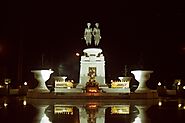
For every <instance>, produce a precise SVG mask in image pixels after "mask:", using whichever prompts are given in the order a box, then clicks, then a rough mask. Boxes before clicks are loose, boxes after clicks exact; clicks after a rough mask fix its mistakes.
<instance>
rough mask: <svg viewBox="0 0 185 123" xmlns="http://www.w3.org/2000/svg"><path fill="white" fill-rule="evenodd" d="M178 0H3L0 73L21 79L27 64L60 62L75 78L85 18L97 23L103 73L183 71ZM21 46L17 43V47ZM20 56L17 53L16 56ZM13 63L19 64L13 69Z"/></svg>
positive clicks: (184, 13)
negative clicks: (104, 60) (125, 69)
mask: <svg viewBox="0 0 185 123" xmlns="http://www.w3.org/2000/svg"><path fill="white" fill-rule="evenodd" d="M184 3H185V2H184V1H173V2H170V1H157V0H155V1H152V2H151V1H150V2H149V1H147V0H146V1H142V0H139V1H131V0H123V1H121V2H118V1H116V2H108V1H107V0H106V1H104V0H101V2H100V0H99V1H79V0H74V1H70V0H69V1H68V2H66V1H52V0H43V1H38V0H36V1H33V0H30V1H28V0H26V1H25V0H23V1H19V0H17V1H7V2H6V3H3V4H2V5H4V6H3V7H1V13H2V14H1V17H0V18H1V20H0V56H1V58H0V59H1V62H0V63H1V65H0V67H1V68H0V69H1V70H0V71H1V78H2V77H11V78H13V79H14V80H15V81H17V80H18V76H20V75H17V71H20V66H19V65H18V64H19V63H22V72H23V74H22V76H23V77H22V80H23V81H27V80H28V79H29V76H32V74H31V73H30V70H31V69H35V68H39V67H40V66H41V61H42V60H41V59H42V57H41V56H42V54H43V58H44V66H45V67H51V68H53V69H54V70H55V71H56V72H55V73H57V72H58V70H57V67H58V66H59V65H60V64H62V65H63V66H64V70H65V72H64V74H68V76H69V78H71V79H73V78H77V77H78V74H79V73H78V66H79V64H78V63H79V58H77V57H76V56H75V53H76V52H79V53H82V51H83V49H84V48H86V45H85V41H84V39H82V38H83V32H84V28H85V27H86V23H87V22H90V23H92V24H95V23H96V22H98V23H99V24H100V29H101V36H102V39H101V42H100V45H99V47H100V48H102V49H103V53H104V56H105V59H106V72H107V77H109V78H116V77H117V76H120V75H121V74H122V73H123V71H124V66H125V65H128V68H129V69H130V70H132V69H136V68H139V67H141V64H142V68H144V69H152V70H154V71H155V77H156V78H157V79H167V77H169V76H173V77H174V78H178V77H183V76H185V75H184V74H185V71H184V68H185V25H184V24H185V6H184V5H185V4H184ZM20 47H22V48H20ZM20 56H22V57H20ZM18 68H19V69H18Z"/></svg>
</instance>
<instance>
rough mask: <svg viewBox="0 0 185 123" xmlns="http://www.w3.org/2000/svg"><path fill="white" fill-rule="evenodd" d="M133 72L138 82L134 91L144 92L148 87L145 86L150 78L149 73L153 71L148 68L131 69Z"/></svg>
mask: <svg viewBox="0 0 185 123" xmlns="http://www.w3.org/2000/svg"><path fill="white" fill-rule="evenodd" d="M131 73H132V74H134V77H135V79H136V80H137V81H138V82H139V86H138V88H137V89H136V91H135V92H146V91H148V90H149V88H148V87H147V86H146V82H147V81H148V80H149V79H150V74H151V73H153V71H150V70H133V71H131Z"/></svg>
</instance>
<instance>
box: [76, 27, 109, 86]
mask: <svg viewBox="0 0 185 123" xmlns="http://www.w3.org/2000/svg"><path fill="white" fill-rule="evenodd" d="M90 26H91V24H90V23H87V28H85V31H84V39H85V41H86V45H87V47H88V48H86V49H84V50H83V53H84V54H83V55H82V56H81V61H80V77H79V84H78V85H77V88H85V87H86V83H87V82H89V79H90V78H89V73H91V72H92V71H93V72H94V77H95V81H96V82H98V85H99V87H100V88H102V87H108V86H107V84H106V83H105V59H104V56H103V53H102V49H101V48H97V47H98V45H99V42H100V39H101V35H100V29H99V28H98V27H99V24H98V23H96V24H95V27H94V28H93V30H92V28H91V27H90ZM92 38H93V40H94V43H93V42H92Z"/></svg>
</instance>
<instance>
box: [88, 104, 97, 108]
mask: <svg viewBox="0 0 185 123" xmlns="http://www.w3.org/2000/svg"><path fill="white" fill-rule="evenodd" d="M88 107H89V108H96V107H97V105H96V104H91V105H89V106H88Z"/></svg>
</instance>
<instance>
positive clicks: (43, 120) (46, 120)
mask: <svg viewBox="0 0 185 123" xmlns="http://www.w3.org/2000/svg"><path fill="white" fill-rule="evenodd" d="M40 123H52V122H50V121H49V118H48V117H47V116H46V114H44V116H43V117H42V119H41V121H40Z"/></svg>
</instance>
